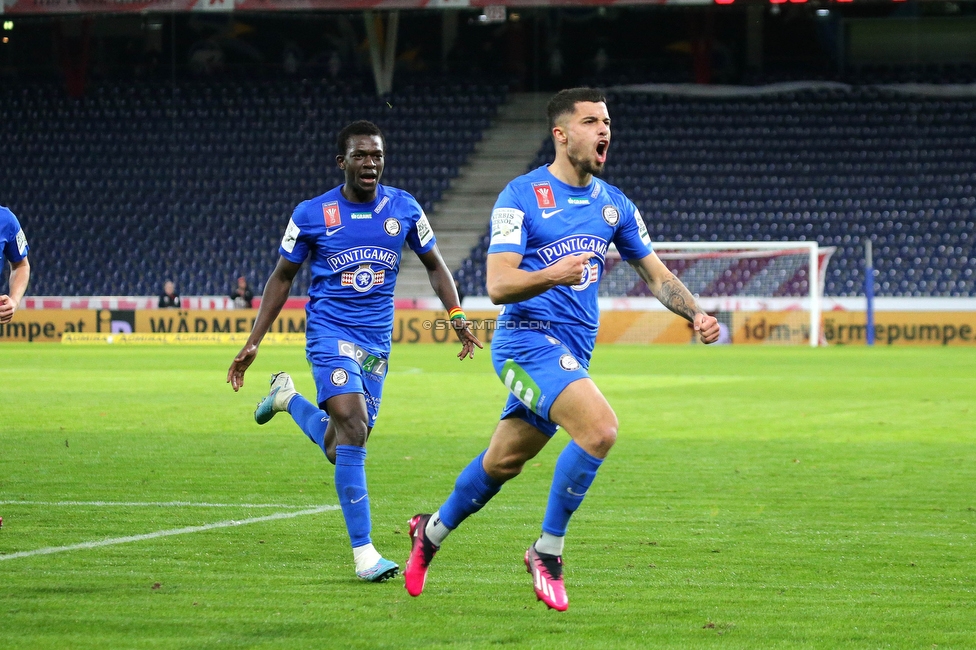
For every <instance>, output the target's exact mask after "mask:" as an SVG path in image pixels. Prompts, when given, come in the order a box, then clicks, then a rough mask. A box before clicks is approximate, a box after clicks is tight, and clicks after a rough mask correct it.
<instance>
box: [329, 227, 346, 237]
mask: <svg viewBox="0 0 976 650" xmlns="http://www.w3.org/2000/svg"><path fill="white" fill-rule="evenodd" d="M343 228H345V226H339V227H338V228H326V229H325V236H326V237H331V236H332V235H334V234H336V233H337V232H339V231H340V230H342V229H343Z"/></svg>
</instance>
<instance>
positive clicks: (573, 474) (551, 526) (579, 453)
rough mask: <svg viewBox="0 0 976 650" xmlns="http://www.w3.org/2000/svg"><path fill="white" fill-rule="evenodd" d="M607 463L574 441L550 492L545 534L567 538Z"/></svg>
mask: <svg viewBox="0 0 976 650" xmlns="http://www.w3.org/2000/svg"><path fill="white" fill-rule="evenodd" d="M602 464H603V461H602V460H600V459H599V458H596V457H594V456H591V455H590V454H588V453H586V451H584V450H583V448H582V447H580V446H579V445H577V444H576V441H574V440H570V442H569V444H568V445H566V448H565V449H563V451H562V453H560V454H559V458H558V459H556V471H555V472H554V473H553V477H552V487H551V488H549V503H548V504H547V505H546V516H545V518H544V519H543V520H542V530H543V531H544V532H546V533H549V534H550V535H556V536H558V537H563V536H565V535H566V527H567V526H569V518H570V517H572V516H573V513H574V512H576V509H577V508H579V507H580V504H581V503H583V497H584V496H586V491H587V490H589V489H590V484H592V483H593V479H594V478H596V471H597V470H598V469H600V465H602Z"/></svg>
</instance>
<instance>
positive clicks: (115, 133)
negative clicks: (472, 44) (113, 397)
mask: <svg viewBox="0 0 976 650" xmlns="http://www.w3.org/2000/svg"><path fill="white" fill-rule="evenodd" d="M504 94H505V90H504V88H501V87H497V86H493V85H487V84H480V85H479V84H462V85H457V84H453V85H452V84H444V83H443V81H442V80H439V79H436V78H433V79H415V80H412V81H411V82H410V83H408V84H406V85H404V87H403V88H402V89H400V90H398V91H397V92H395V93H394V94H393V95H392V96H391V97H389V98H388V101H389V103H387V102H386V101H378V100H377V98H376V97H375V96H374V95H371V94H369V93H366V92H363V91H361V90H359V89H357V88H353V87H347V86H343V87H338V86H336V85H335V84H333V83H330V82H319V81H314V80H305V81H220V82H213V83H202V82H184V81H180V82H175V83H174V82H171V83H152V82H139V83H135V84H121V83H116V82H109V83H103V84H101V85H95V86H93V87H91V89H90V92H89V93H88V95H87V96H85V97H83V98H81V99H72V98H69V97H68V96H67V95H66V94H65V93H64V92H63V90H62V88H61V87H60V86H58V85H57V84H46V83H34V84H3V85H2V86H0V178H3V179H5V182H4V184H3V185H4V187H3V196H2V197H0V200H2V202H3V203H4V204H6V205H7V206H9V207H10V208H11V209H12V210H13V211H14V212H15V213H16V214H17V215H18V216H19V217H20V219H21V221H22V222H23V225H24V229H25V231H26V232H27V234H28V237H29V239H30V242H31V256H32V266H33V273H32V278H31V287H30V292H31V293H32V294H34V295H120V294H135V295H153V294H157V293H158V292H159V291H160V287H161V286H162V283H163V281H164V280H165V279H173V280H174V281H175V282H176V284H177V287H178V290H179V291H180V292H181V293H182V294H184V295H200V294H214V293H216V294H222V293H223V292H224V291H225V290H228V289H229V287H230V286H231V284H232V282H233V280H234V279H235V278H236V277H237V276H238V275H242V274H243V275H245V276H247V277H248V279H249V280H250V281H251V283H252V286H255V289H256V291H261V289H262V286H261V284H262V282H263V280H264V279H265V278H266V277H267V274H268V273H269V272H270V270H271V268H272V267H273V265H274V263H275V259H276V258H277V251H276V245H277V242H278V240H279V238H280V236H281V232H282V231H283V228H284V226H285V224H286V223H287V220H288V217H289V216H290V214H291V211H292V209H293V208H294V206H295V205H296V204H297V203H299V202H300V201H302V200H304V199H306V198H309V197H311V196H314V195H315V194H319V193H322V192H324V191H326V190H328V189H330V188H332V187H334V186H335V185H337V184H339V183H340V182H341V176H340V174H339V172H338V170H337V169H336V168H335V164H334V156H335V154H334V148H335V145H334V138H335V131H337V130H338V128H340V127H341V126H342V125H343V124H344V123H345V122H348V121H351V120H353V119H363V118H366V119H371V120H373V121H375V122H376V123H377V124H379V126H380V127H381V128H383V129H384V130H385V132H386V135H387V151H388V154H389V157H390V161H391V163H390V169H389V172H388V176H387V178H385V179H384V180H385V181H387V182H389V181H390V180H391V179H404V181H405V184H406V185H407V186H409V189H410V190H411V191H412V192H413V193H414V194H415V195H416V197H417V199H418V201H419V202H420V203H421V205H422V206H424V207H425V209H427V210H430V209H431V207H432V205H433V202H434V201H436V200H438V199H439V198H440V196H441V195H442V193H443V192H444V190H446V189H447V188H448V187H449V184H450V181H451V179H453V178H455V177H456V176H457V174H458V171H459V168H460V166H461V165H462V164H464V162H465V161H466V159H467V156H468V155H469V154H470V153H471V152H472V151H473V150H474V144H475V142H477V141H478V140H480V138H481V131H482V130H483V129H484V128H486V127H487V126H488V120H489V119H490V117H491V116H492V115H493V114H494V112H495V110H496V108H497V106H498V105H499V104H500V103H501V102H502V101H503V100H504ZM397 175H399V176H397ZM391 184H394V183H391ZM308 283H309V274H308V273H307V272H305V271H303V272H302V273H301V274H300V275H299V276H298V278H296V283H295V288H294V290H293V292H294V293H296V294H297V293H303V292H305V291H306V290H307V288H308Z"/></svg>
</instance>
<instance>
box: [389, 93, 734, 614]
mask: <svg viewBox="0 0 976 650" xmlns="http://www.w3.org/2000/svg"><path fill="white" fill-rule="evenodd" d="M548 114H549V127H550V130H551V133H552V138H553V141H554V142H555V145H556V158H555V161H554V162H553V163H552V164H550V165H548V166H544V167H540V168H538V169H536V170H535V171H532V172H530V173H528V174H525V175H524V176H520V177H518V178H516V179H515V180H513V181H512V182H511V183H509V184H508V186H507V187H506V188H505V189H504V191H502V193H501V194H500V195H499V196H498V200H497V201H496V202H495V208H494V210H493V211H492V215H491V243H490V245H489V248H488V269H487V271H488V272H487V285H488V295H489V296H490V297H491V299H492V302H494V303H495V304H502V305H504V307H503V308H502V311H501V314H500V315H499V317H498V328H497V330H496V332H495V336H494V338H493V340H492V344H491V358H492V363H493V364H494V366H495V371H496V372H497V373H498V376H499V377H500V378H501V380H502V382H504V384H505V386H506V387H507V388H508V389H509V390H510V391H511V394H510V395H509V398H508V402H507V403H506V404H505V408H504V410H503V411H502V414H501V421H500V422H499V423H498V426H497V427H496V428H495V432H494V434H493V435H492V438H491V442H490V443H489V445H488V449H486V450H485V451H484V452H482V453H481V454H480V455H479V456H478V457H477V458H475V459H474V460H473V461H472V462H471V463H470V464H469V465H468V466H467V467H466V468H465V469H464V470H463V471H462V472H461V474H460V475H459V476H458V478H457V481H456V483H455V485H454V491H453V492H452V493H451V495H450V496H449V497H448V498H447V501H445V502H444V504H443V505H442V506H441V507H440V509H438V510H437V511H436V512H434V513H433V515H428V514H419V515H416V516H414V517H413V519H411V520H410V535H411V539H412V542H411V551H410V557H409V559H408V560H407V566H406V569H405V571H404V577H405V582H406V588H407V591H408V592H409V593H410V595H412V596H419V595H420V593H421V592H422V591H423V589H424V584H425V582H426V578H427V569H428V567H429V565H430V562H431V560H432V559H433V557H434V554H435V553H436V552H437V550H438V549H439V548H440V546H441V543H442V542H443V541H444V539H445V538H446V537H447V536H448V534H450V533H451V531H453V530H454V529H456V528H457V527H458V525H459V524H460V523H461V522H462V521H464V519H465V518H467V517H469V516H470V515H472V514H474V513H475V512H477V511H479V510H480V509H481V508H482V507H484V505H485V504H486V503H487V502H488V501H489V500H490V499H491V498H492V497H493V496H495V494H497V493H498V491H499V490H500V489H501V487H502V484H503V483H505V482H506V481H508V480H509V479H512V478H514V477H515V476H517V475H518V474H519V473H520V472H521V471H522V468H523V466H524V465H525V463H526V461H528V460H530V459H531V458H533V457H534V456H535V455H536V454H538V453H539V451H540V450H541V449H542V448H543V447H544V446H545V445H546V443H548V442H549V440H550V439H551V438H552V436H553V434H555V432H556V429H557V426H558V427H562V428H563V429H565V430H566V433H568V434H569V437H570V442H569V444H568V445H567V446H566V448H565V449H564V450H563V451H562V452H561V453H560V455H559V458H558V460H557V461H556V468H555V472H554V476H553V480H552V485H551V488H550V491H549V500H548V504H547V506H546V512H545V517H544V519H543V521H542V535H541V537H539V539H538V540H537V541H536V542H535V543H534V544H532V545H531V546H530V547H529V548H528V550H527V551H526V552H525V558H524V560H525V565H526V568H527V569H528V571H529V573H530V574H531V575H532V583H533V588H534V590H535V593H536V596H537V597H538V598H539V599H540V600H542V601H543V602H545V603H546V605H548V606H549V607H551V608H553V609H556V610H560V611H563V610H565V609H566V608H567V607H568V606H569V600H568V598H567V597H566V589H565V585H564V582H563V563H562V555H563V544H564V539H565V535H566V529H567V526H568V524H569V519H570V517H571V516H572V514H573V513H574V512H575V511H576V509H577V508H579V506H580V504H581V503H582V501H583V497H584V496H585V495H586V493H587V491H588V490H589V488H590V484H591V483H592V482H593V479H594V478H595V477H596V473H597V470H598V469H599V468H600V465H601V463H603V459H604V458H606V456H607V453H608V452H609V451H610V448H611V447H612V446H613V444H614V441H615V440H616V437H617V417H616V415H615V414H614V412H613V409H611V408H610V405H609V404H608V403H607V400H606V399H605V398H604V396H603V394H602V393H601V392H600V390H599V389H598V388H597V387H596V384H594V383H593V381H592V380H591V379H590V377H589V374H588V372H587V368H588V367H589V364H590V356H591V354H592V352H593V346H594V343H595V341H596V334H597V327H598V324H599V308H598V305H597V287H598V285H599V282H600V279H601V276H602V275H603V268H604V259H605V255H606V252H607V249H608V247H609V246H610V244H611V243H612V244H615V245H616V247H617V250H618V251H619V252H620V255H621V257H622V258H623V259H625V260H627V261H628V262H629V263H630V264H631V265H632V266H633V267H634V268H635V269H636V271H637V273H638V274H639V275H640V277H641V279H643V280H644V282H646V283H647V286H648V287H649V288H650V289H651V291H652V292H653V293H654V295H655V296H656V297H657V298H658V299H659V300H660V301H661V302H662V303H663V304H664V305H665V306H666V307H667V308H668V309H670V310H671V311H673V312H675V313H676V314H678V315H680V316H683V317H684V318H686V319H688V320H689V321H690V322H691V323H692V324H693V326H694V329H695V331H696V332H698V335H699V336H700V338H701V340H702V342H704V343H713V342H715V341H716V340H717V338H718V335H719V327H718V322H717V321H716V319H715V318H713V317H711V316H708V315H706V314H705V312H704V311H702V309H701V307H700V306H699V305H698V303H697V301H696V300H695V298H694V296H692V295H691V293H690V292H689V291H688V289H687V288H686V287H685V286H684V285H683V284H682V283H681V281H680V280H678V278H676V277H675V276H674V274H672V273H671V272H670V271H669V270H668V269H667V267H665V266H664V264H663V263H662V262H661V260H660V259H659V258H658V257H657V255H656V254H655V253H654V252H653V250H652V248H651V240H650V237H649V236H648V233H647V228H646V227H645V225H644V221H643V219H642V218H641V215H640V212H639V211H638V210H637V208H636V206H635V205H634V204H633V203H631V201H630V200H629V199H628V198H627V197H626V196H624V194H623V193H622V192H621V191H620V190H618V189H617V188H616V187H614V186H612V185H609V184H607V183H605V182H603V181H601V180H599V179H597V178H594V176H595V175H598V174H600V173H601V172H602V171H603V166H604V164H605V162H606V159H607V150H608V149H609V147H610V116H609V113H608V111H607V105H606V100H605V99H604V97H603V95H602V94H601V93H600V92H598V91H596V90H593V89H590V88H574V89H570V90H564V91H561V92H559V93H558V94H556V95H555V96H554V97H553V98H552V100H551V101H550V102H549V106H548Z"/></svg>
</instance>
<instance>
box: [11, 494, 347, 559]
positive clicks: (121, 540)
mask: <svg viewBox="0 0 976 650" xmlns="http://www.w3.org/2000/svg"><path fill="white" fill-rule="evenodd" d="M338 509H339V506H318V507H316V508H309V509H308V510H298V511H296V512H278V513H275V514H273V515H265V516H264V517H253V518H251V519H241V520H234V519H231V520H230V521H218V522H217V523H214V524H205V525H203V526H187V527H186V528H172V529H170V530H157V531H156V532H154V533H146V534H144V535H129V536H128V537H112V538H109V539H102V540H99V541H97V542H82V543H81V544H71V545H70V546H49V547H47V548H38V549H35V550H33V551H20V552H18V553H9V554H7V555H0V562H2V561H3V560H14V559H17V558H20V557H33V556H35V555H51V554H52V553H63V552H64V551H79V550H83V549H89V548H98V547H100V546H113V545H115V544H128V543H129V542H141V541H143V540H147V539H156V538H157V537H169V536H171V535H186V534H188V533H201V532H203V531H206V530H213V529H215V528H231V527H233V526H244V525H245V524H256V523H260V522H262V521H275V520H277V519H292V518H294V517H301V516H303V515H316V514H319V513H320V512H328V511H330V510H338Z"/></svg>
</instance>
